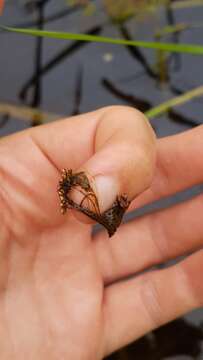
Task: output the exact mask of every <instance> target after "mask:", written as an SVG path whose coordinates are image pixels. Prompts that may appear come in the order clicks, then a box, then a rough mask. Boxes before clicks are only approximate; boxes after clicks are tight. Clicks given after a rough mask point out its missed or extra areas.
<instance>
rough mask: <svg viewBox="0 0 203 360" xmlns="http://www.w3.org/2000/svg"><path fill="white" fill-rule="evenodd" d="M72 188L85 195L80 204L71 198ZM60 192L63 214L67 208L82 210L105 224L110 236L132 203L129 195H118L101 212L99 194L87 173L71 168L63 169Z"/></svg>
mask: <svg viewBox="0 0 203 360" xmlns="http://www.w3.org/2000/svg"><path fill="white" fill-rule="evenodd" d="M72 190H77V191H79V192H80V193H81V194H82V195H83V198H82V200H81V202H80V204H77V203H76V202H75V201H74V200H73V199H71V197H70V193H71V191H72ZM58 194H59V197H60V206H61V212H62V214H65V213H66V211H67V209H75V210H77V211H80V212H82V213H83V214H85V215H87V216H88V217H90V218H91V219H93V220H94V221H96V222H98V223H99V224H101V225H103V226H104V227H105V228H106V229H107V231H108V234H109V237H111V236H112V235H113V234H114V233H115V232H116V230H117V228H118V227H119V225H120V224H121V221H122V218H123V215H124V213H125V211H126V210H127V208H128V206H129V204H130V202H129V200H128V198H127V195H121V196H117V198H116V200H115V202H114V203H113V205H112V207H111V208H110V209H108V210H106V211H104V212H103V213H101V212H100V209H99V202H98V199H97V196H96V194H95V192H94V190H93V188H92V186H91V185H90V181H89V179H88V177H87V175H86V174H85V173H84V172H79V173H73V171H72V170H71V169H70V170H66V169H63V171H62V177H61V179H60V181H59V186H58Z"/></svg>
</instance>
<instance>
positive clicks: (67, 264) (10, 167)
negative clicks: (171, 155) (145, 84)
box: [0, 107, 155, 360]
mask: <svg viewBox="0 0 203 360" xmlns="http://www.w3.org/2000/svg"><path fill="white" fill-rule="evenodd" d="M154 160H155V140H154V135H153V132H152V130H151V128H150V126H149V124H148V122H147V121H146V119H145V118H144V116H143V115H142V114H141V113H139V112H137V111H135V110H133V109H130V108H123V107H111V108H105V109H101V110H98V111H96V112H92V113H89V114H85V115H81V116H77V117H75V118H73V119H69V120H63V121H58V122H56V123H53V124H50V125H45V126H40V127H36V128H32V129H29V130H26V131H24V132H21V133H18V134H15V135H12V136H8V137H5V138H2V139H1V140H0V183H1V187H0V219H1V233H0V358H1V359H2V360H7V359H8V360H10V359H14V360H18V359H20V360H24V359H25V360H31V359H33V360H36V359H37V360H40V359H42V360H43V359H50V360H52V359H53V360H56V359H57V360H58V359H60V360H62V359H71V360H72V359H73V360H86V359H87V360H91V359H92V360H96V359H101V358H103V357H104V356H105V355H107V354H108V353H109V352H111V351H113V350H115V349H116V348H115V339H116V338H117V331H116V329H114V322H115V320H116V318H115V317H116V316H118V318H117V321H118V324H120V325H119V326H118V328H120V326H121V325H122V322H123V321H124V319H120V315H122V314H118V308H115V313H114V311H113V308H112V304H111V302H112V300H113V299H114V294H115V293H116V292H117V288H115V293H114V291H112V294H111V295H110V293H111V290H110V289H111V286H109V287H108V286H107V287H105V286H106V285H108V283H107V282H106V283H104V280H105V273H103V271H104V268H103V265H104V263H102V264H100V260H101V258H100V254H98V246H97V240H96V239H95V241H94V239H92V236H91V224H89V223H84V222H81V221H79V220H78V218H77V217H78V214H77V217H76V216H75V215H74V214H73V213H71V212H70V211H68V213H67V214H66V215H65V216H62V215H61V214H60V211H59V199H58V194H57V185H58V180H59V178H60V173H59V171H60V170H61V169H62V168H64V167H65V168H72V169H73V170H74V171H76V170H79V169H81V166H82V169H85V170H86V171H87V172H88V173H90V174H91V175H92V176H95V175H99V176H96V178H95V183H96V185H97V192H98V199H99V204H100V209H101V211H102V210H106V209H107V208H108V207H109V206H111V205H112V202H113V201H114V200H115V197H116V196H117V195H118V194H122V193H127V195H128V197H129V198H130V199H133V198H134V197H135V196H136V195H137V194H138V193H140V192H142V191H143V190H144V189H146V188H147V187H148V186H149V184H150V182H151V179H152V174H153V168H154ZM102 175H103V176H102ZM80 220H86V219H80ZM102 234H103V233H102ZM106 242H107V243H106V245H105V246H106V250H107V251H108V249H109V254H105V258H104V259H102V260H103V261H104V262H105V261H106V260H108V261H107V262H106V266H107V268H108V269H109V270H110V269H113V267H114V266H115V264H114V259H113V258H112V259H111V251H110V248H109V246H111V245H110V244H111V243H110V242H109V239H106ZM98 244H99V242H98ZM112 244H113V243H112ZM123 244H124V246H125V238H123ZM106 255H108V256H110V258H109V257H108V258H106ZM114 286H115V285H114ZM112 289H113V287H112ZM126 300H127V299H126ZM118 301H119V296H118ZM120 305H121V306H123V304H120ZM126 309H127V303H126ZM123 316H124V318H125V314H123ZM133 316H134V318H136V314H135V315H133ZM130 317H132V314H130ZM123 325H124V326H123V329H125V327H126V324H125V323H124V324H123ZM134 326H135V328H137V326H136V323H134ZM121 345H122V342H121V343H120V344H116V347H119V346H121Z"/></svg>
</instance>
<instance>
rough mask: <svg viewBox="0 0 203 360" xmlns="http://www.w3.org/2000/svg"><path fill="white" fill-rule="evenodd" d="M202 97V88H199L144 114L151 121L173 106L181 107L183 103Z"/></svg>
mask: <svg viewBox="0 0 203 360" xmlns="http://www.w3.org/2000/svg"><path fill="white" fill-rule="evenodd" d="M199 96H203V86H202V85H201V86H199V87H197V88H195V89H193V90H191V91H188V92H186V93H185V94H183V95H180V96H177V97H175V98H173V99H170V100H168V101H166V102H164V103H162V104H160V105H158V106H155V107H153V108H152V109H150V110H149V111H147V112H146V113H145V115H146V116H147V117H148V119H153V118H155V117H158V116H161V115H163V114H164V113H166V112H167V111H168V110H170V109H171V108H172V107H174V106H178V105H183V104H184V103H186V102H188V101H191V100H192V99H194V98H196V97H199Z"/></svg>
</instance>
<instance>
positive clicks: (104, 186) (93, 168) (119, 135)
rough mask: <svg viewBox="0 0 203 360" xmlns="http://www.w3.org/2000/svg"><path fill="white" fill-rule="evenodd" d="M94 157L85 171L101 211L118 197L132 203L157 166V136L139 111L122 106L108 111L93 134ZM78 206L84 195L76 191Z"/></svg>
mask: <svg viewBox="0 0 203 360" xmlns="http://www.w3.org/2000/svg"><path fill="white" fill-rule="evenodd" d="M94 136H95V137H94V142H93V144H94V149H93V156H92V157H91V158H90V159H89V160H88V161H87V162H86V163H85V164H83V166H82V167H80V169H78V171H84V172H85V173H86V175H87V176H88V178H89V180H90V182H91V185H92V188H93V189H94V192H95V193H96V195H97V198H98V203H99V209H100V212H101V213H102V212H104V211H105V210H107V209H109V208H110V207H111V206H112V204H113V202H114V201H115V200H116V198H117V196H119V195H122V194H126V195H127V197H128V199H129V200H130V201H131V200H132V199H134V197H135V196H137V195H138V194H140V193H141V192H142V191H144V190H145V189H146V188H147V187H149V185H150V184H151V180H152V175H153V171H154V167H155V166H154V165H155V135H154V132H153V130H152V128H151V126H150V124H149V122H148V121H147V119H146V118H145V116H144V115H143V114H142V113H140V112H139V111H137V110H135V109H133V108H129V107H123V106H116V107H111V108H107V109H106V111H104V113H103V114H102V116H101V118H100V121H99V123H98V125H97V129H96V132H95V135H94ZM72 196H73V198H74V201H75V202H77V203H79V202H80V201H81V200H82V198H83V196H84V194H83V195H82V194H81V193H80V192H76V191H75V192H74V193H73V194H72Z"/></svg>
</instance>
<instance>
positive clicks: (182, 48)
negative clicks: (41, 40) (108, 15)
mask: <svg viewBox="0 0 203 360" xmlns="http://www.w3.org/2000/svg"><path fill="white" fill-rule="evenodd" d="M2 29H4V30H7V31H11V32H15V33H19V34H24V35H31V36H41V37H46V38H52V39H61V40H79V41H90V42H99V43H108V44H115V45H127V46H139V47H143V48H148V49H158V50H163V51H168V52H176V53H187V54H192V55H203V45H192V44H173V43H163V42H148V41H133V40H132V41H131V40H124V39H114V38H110V37H104V36H96V35H87V34H74V33H68V32H57V31H42V30H36V29H19V28H11V27H6V26H3V27H2Z"/></svg>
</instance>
